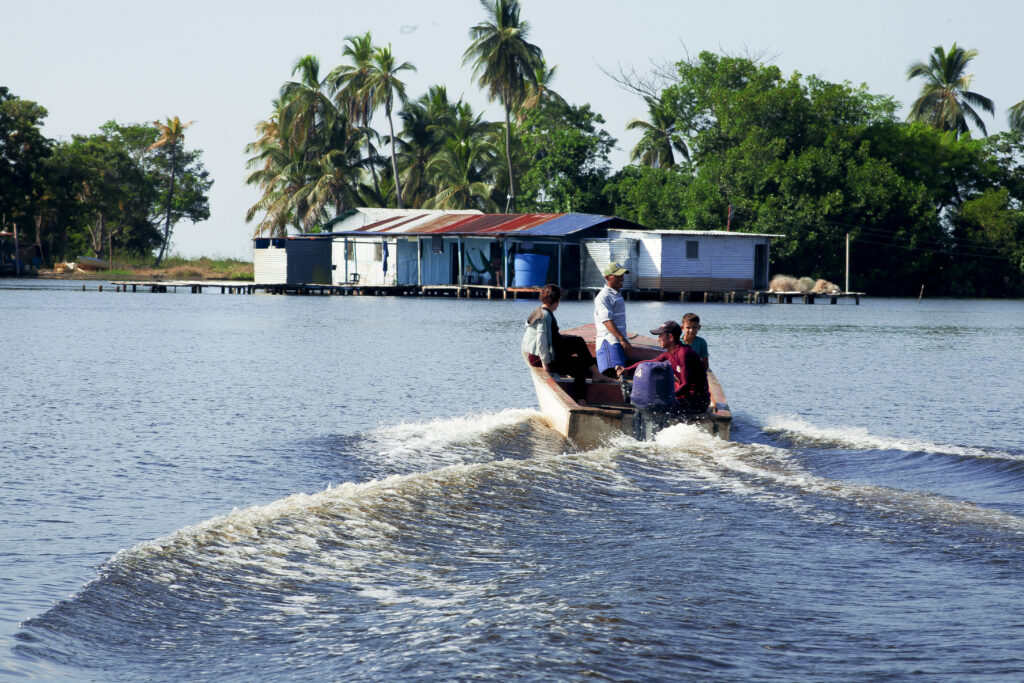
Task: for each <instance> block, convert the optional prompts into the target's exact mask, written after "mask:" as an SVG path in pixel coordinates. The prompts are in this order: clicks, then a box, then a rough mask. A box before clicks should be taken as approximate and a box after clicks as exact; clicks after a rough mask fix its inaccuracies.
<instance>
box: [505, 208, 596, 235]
mask: <svg viewBox="0 0 1024 683" xmlns="http://www.w3.org/2000/svg"><path fill="white" fill-rule="evenodd" d="M613 220H615V219H614V218H612V217H610V216H600V215H596V214H592V213H563V214H555V215H554V217H553V218H552V219H551V220H549V221H546V222H544V223H541V224H540V225H537V226H534V227H531V228H529V229H528V230H526V231H525V232H529V233H530V234H531V235H571V234H572V233H574V232H579V231H580V230H586V229H587V228H592V227H594V226H595V225H600V224H601V223H607V222H609V221H613Z"/></svg>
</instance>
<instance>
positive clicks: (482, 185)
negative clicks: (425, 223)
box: [424, 100, 500, 211]
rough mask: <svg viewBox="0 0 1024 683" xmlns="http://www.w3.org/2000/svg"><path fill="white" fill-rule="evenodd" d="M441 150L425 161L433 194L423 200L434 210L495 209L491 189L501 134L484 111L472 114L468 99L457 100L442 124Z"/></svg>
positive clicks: (425, 204)
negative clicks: (434, 189)
mask: <svg viewBox="0 0 1024 683" xmlns="http://www.w3.org/2000/svg"><path fill="white" fill-rule="evenodd" d="M435 127H436V128H437V129H439V131H440V132H441V135H442V139H443V143H442V146H441V149H440V150H439V151H438V152H437V153H436V154H435V155H434V156H433V157H432V158H431V159H430V161H429V162H428V163H427V167H426V173H427V176H428V177H429V179H430V180H431V181H432V182H433V183H434V185H435V188H436V193H435V194H434V196H433V197H431V198H430V199H429V200H427V201H426V202H425V203H424V206H425V207H427V208H434V209H480V210H482V211H493V210H496V209H497V206H496V205H495V204H494V201H493V200H492V199H491V195H492V193H493V191H494V177H495V173H494V171H495V160H496V159H497V156H498V152H497V150H498V146H499V144H500V143H499V140H500V137H499V135H500V134H498V133H497V130H496V127H495V125H494V124H492V123H490V122H488V121H484V120H483V114H477V115H474V114H473V108H472V107H471V106H470V105H469V103H468V102H462V101H461V100H460V101H459V102H457V103H456V104H455V105H454V106H452V107H451V109H450V114H449V115H448V116H445V117H444V118H443V119H442V121H441V123H439V124H437V125H436V126H435Z"/></svg>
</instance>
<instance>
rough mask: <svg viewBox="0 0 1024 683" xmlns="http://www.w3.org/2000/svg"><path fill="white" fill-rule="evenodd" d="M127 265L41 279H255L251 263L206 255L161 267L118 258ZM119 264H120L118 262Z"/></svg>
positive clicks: (167, 260) (171, 259)
mask: <svg viewBox="0 0 1024 683" xmlns="http://www.w3.org/2000/svg"><path fill="white" fill-rule="evenodd" d="M116 261H117V262H118V263H124V264H125V265H126V267H125V268H123V269H117V270H100V271H88V272H87V271H81V270H73V271H66V272H64V273H59V274H58V273H55V272H53V271H40V272H39V276H40V277H57V278H64V279H69V280H239V281H246V280H249V281H251V280H252V263H251V262H249V261H238V260H236V259H211V258H207V257H205V256H203V257H200V258H194V259H187V258H183V257H181V256H169V257H167V258H165V259H164V260H163V263H161V264H160V267H159V268H154V267H153V262H152V261H148V262H145V263H142V262H140V263H137V264H136V263H132V262H131V261H128V262H127V263H125V260H124V259H116ZM115 265H117V263H115Z"/></svg>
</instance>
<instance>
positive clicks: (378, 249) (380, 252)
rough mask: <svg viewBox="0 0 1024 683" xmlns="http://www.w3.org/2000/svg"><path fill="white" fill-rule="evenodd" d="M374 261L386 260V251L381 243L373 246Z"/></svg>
mask: <svg viewBox="0 0 1024 683" xmlns="http://www.w3.org/2000/svg"><path fill="white" fill-rule="evenodd" d="M373 260H374V261H383V260H384V249H383V248H382V245H381V243H380V242H377V243H376V244H374V245H373Z"/></svg>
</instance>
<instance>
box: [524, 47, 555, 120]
mask: <svg viewBox="0 0 1024 683" xmlns="http://www.w3.org/2000/svg"><path fill="white" fill-rule="evenodd" d="M557 73H558V66H553V67H551V68H548V63H547V60H545V59H544V58H543V57H541V60H540V62H539V63H537V64H535V65H534V68H533V78H529V79H527V81H526V89H525V91H524V92H523V101H522V104H520V105H519V112H518V115H517V116H516V119H517V120H518V121H519V123H522V122H523V120H524V119H525V118H526V113H527V112H528V111H530V110H531V109H535V108H537V107H539V106H540V105H541V104H543V103H545V102H556V103H558V104H566V101H565V98H563V97H562V96H561V95H559V94H558V93H557V92H555V91H554V90H552V89H551V81H553V80H555V74H557Z"/></svg>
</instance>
